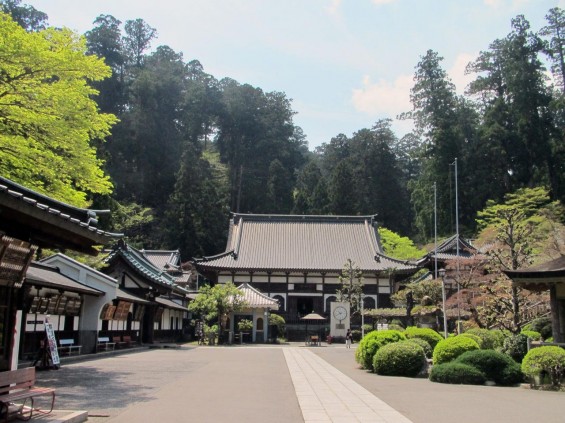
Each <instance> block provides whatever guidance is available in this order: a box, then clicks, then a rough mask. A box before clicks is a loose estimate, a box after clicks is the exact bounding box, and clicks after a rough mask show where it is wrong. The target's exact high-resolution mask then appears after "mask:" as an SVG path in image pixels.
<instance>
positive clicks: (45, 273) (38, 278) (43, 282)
mask: <svg viewBox="0 0 565 423" xmlns="http://www.w3.org/2000/svg"><path fill="white" fill-rule="evenodd" d="M24 284H28V285H40V286H44V287H48V288H54V289H64V290H66V291H70V292H76V293H80V294H88V295H94V296H97V297H100V296H102V295H104V292H102V291H99V290H98V289H94V288H91V287H89V286H87V285H84V284H82V283H80V282H78V281H76V280H74V279H71V278H69V277H68V276H65V275H63V274H62V273H60V272H59V269H58V268H56V267H54V266H49V265H47V264H42V263H38V262H33V263H31V264H30V266H29V267H28V269H27V272H26V278H25V282H24Z"/></svg>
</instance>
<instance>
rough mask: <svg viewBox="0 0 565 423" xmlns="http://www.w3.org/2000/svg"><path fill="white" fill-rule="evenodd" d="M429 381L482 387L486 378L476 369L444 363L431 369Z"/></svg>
mask: <svg viewBox="0 0 565 423" xmlns="http://www.w3.org/2000/svg"><path fill="white" fill-rule="evenodd" d="M430 380H431V381H432V382H439V383H453V384H464V385H483V384H484V383H485V382H486V377H485V375H484V374H483V372H481V371H480V370H478V369H477V368H475V367H473V366H469V365H468V364H463V363H454V362H452V363H444V364H438V365H437V366H434V367H432V371H431V372H430Z"/></svg>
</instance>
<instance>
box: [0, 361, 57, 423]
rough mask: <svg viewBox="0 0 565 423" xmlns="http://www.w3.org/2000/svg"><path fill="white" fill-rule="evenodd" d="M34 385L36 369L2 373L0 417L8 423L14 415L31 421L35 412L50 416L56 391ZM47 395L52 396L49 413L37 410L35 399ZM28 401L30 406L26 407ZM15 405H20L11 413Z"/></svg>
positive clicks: (0, 378)
mask: <svg viewBox="0 0 565 423" xmlns="http://www.w3.org/2000/svg"><path fill="white" fill-rule="evenodd" d="M34 385H35V367H27V368H25V369H19V370H9V371H5V372H0V416H1V415H3V416H4V417H5V421H6V422H7V421H8V418H9V417H11V415H12V414H14V415H15V416H16V417H18V418H20V419H22V420H29V419H31V417H32V415H33V412H34V411H37V412H39V413H42V414H48V413H50V412H51V411H53V405H54V404H55V389H53V388H39V387H36V386H34ZM45 395H51V408H50V409H49V411H43V410H40V409H36V408H35V405H34V398H35V397H39V396H45ZM28 399H29V400H30V404H29V406H27V407H26V406H25V405H26V402H27V400H28ZM13 403H18V404H19V405H17V406H16V407H17V409H16V410H13V411H12V412H11V408H12V407H13V406H12V404H13ZM27 414H29V415H27Z"/></svg>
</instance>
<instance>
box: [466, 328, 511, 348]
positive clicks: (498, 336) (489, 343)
mask: <svg viewBox="0 0 565 423" xmlns="http://www.w3.org/2000/svg"><path fill="white" fill-rule="evenodd" d="M465 333H469V334H471V335H476V336H478V337H479V338H481V340H482V343H481V349H483V350H494V349H495V348H499V347H502V343H503V342H504V335H503V334H502V332H501V331H499V330H488V329H481V328H473V329H469V330H467V331H465Z"/></svg>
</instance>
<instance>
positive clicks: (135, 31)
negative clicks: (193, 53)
mask: <svg viewBox="0 0 565 423" xmlns="http://www.w3.org/2000/svg"><path fill="white" fill-rule="evenodd" d="M124 30H125V33H126V34H125V37H124V39H123V42H124V48H125V51H126V54H127V57H128V60H129V62H130V63H132V64H133V65H135V66H137V67H141V65H142V63H143V59H144V53H145V51H146V50H147V49H148V48H149V47H150V45H151V41H152V40H153V39H154V38H155V37H157V30H156V29H155V28H152V27H151V26H149V24H148V23H147V22H145V21H144V20H143V19H139V18H138V19H135V20H129V21H126V23H125V27H124Z"/></svg>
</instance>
